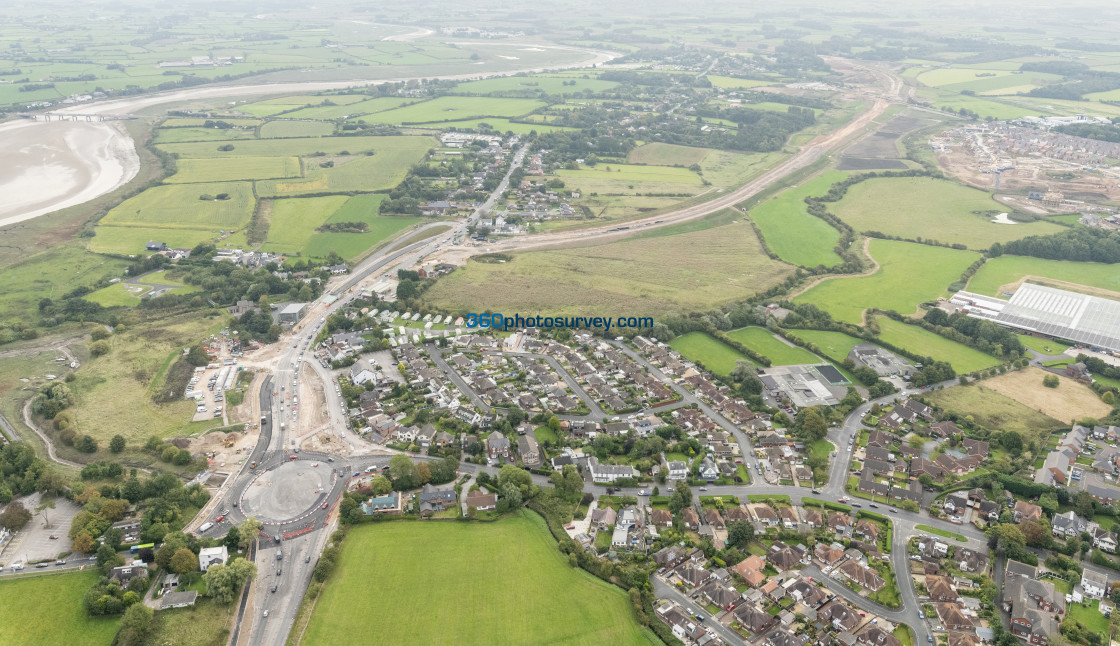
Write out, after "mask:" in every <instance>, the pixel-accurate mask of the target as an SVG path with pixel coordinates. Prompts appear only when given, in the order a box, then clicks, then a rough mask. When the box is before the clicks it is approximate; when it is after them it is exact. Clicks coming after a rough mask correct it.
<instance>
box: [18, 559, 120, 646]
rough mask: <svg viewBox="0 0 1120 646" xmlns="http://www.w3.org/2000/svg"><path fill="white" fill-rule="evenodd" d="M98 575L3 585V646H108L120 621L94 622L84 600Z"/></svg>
mask: <svg viewBox="0 0 1120 646" xmlns="http://www.w3.org/2000/svg"><path fill="white" fill-rule="evenodd" d="M98 576H99V575H98V573H97V572H82V573H78V574H52V575H47V576H31V577H25V578H19V579H5V580H3V581H0V596H2V597H3V599H4V604H3V609H2V610H0V646H41V645H43V644H67V645H68V646H86V645H88V646H106V645H107V644H110V643H112V642H113V637H114V636H115V635H116V634H117V624H119V623H120V619H119V618H118V617H110V618H106V617H101V618H96V619H95V618H91V617H89V616H88V615H86V611H85V608H84V607H83V606H82V599H83V597H85V594H86V591H87V590H89V589H90V587H91V586H93V584H95V583H97V579H98Z"/></svg>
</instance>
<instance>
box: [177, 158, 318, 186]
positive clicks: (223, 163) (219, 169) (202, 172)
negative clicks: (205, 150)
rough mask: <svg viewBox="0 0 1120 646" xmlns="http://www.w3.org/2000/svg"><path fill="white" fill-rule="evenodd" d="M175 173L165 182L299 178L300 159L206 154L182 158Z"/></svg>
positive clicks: (183, 182)
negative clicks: (201, 156) (195, 157)
mask: <svg viewBox="0 0 1120 646" xmlns="http://www.w3.org/2000/svg"><path fill="white" fill-rule="evenodd" d="M176 166H177V167H178V172H176V173H175V174H174V175H172V176H171V177H168V178H167V181H168V182H172V183H178V184H185V183H193V182H229V181H234V180H248V179H273V178H277V177H299V159H298V158H296V157H224V158H222V157H208V158H201V159H181V160H179V161H178V162H177V164H176Z"/></svg>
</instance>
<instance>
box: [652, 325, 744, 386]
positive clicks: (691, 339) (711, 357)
mask: <svg viewBox="0 0 1120 646" xmlns="http://www.w3.org/2000/svg"><path fill="white" fill-rule="evenodd" d="M669 346H670V347H672V348H673V349H674V350H676V351H677V352H680V353H681V354H682V355H684V357H685V358H686V359H689V360H691V361H694V362H696V363H700V364H703V366H704V367H705V368H707V369H708V370H711V371H713V372H715V373H716V374H720V375H729V374H731V371H732V370H733V369H734V368H735V363H736V362H737V361H750V360H749V359H747V358H746V357H745V356H743V355H741V354H739V351H738V350H736V349H735V348H732V347H731V346H729V345H725V344H724V343H722V342H720V341H718V340H716V339H713V338H712V337H710V336H708V335H707V334H705V333H703V332H689V333H688V334H684V335H681V336H678V337H677V338H675V339H673V340H672V341H670V342H669Z"/></svg>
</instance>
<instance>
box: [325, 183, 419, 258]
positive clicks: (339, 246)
mask: <svg viewBox="0 0 1120 646" xmlns="http://www.w3.org/2000/svg"><path fill="white" fill-rule="evenodd" d="M383 199H385V196H384V195H355V196H354V197H352V198H350V199H349V200H347V201H346V202H345V203H344V204H343V205H342V206H340V207H338V209H337V210H336V211H335V212H334V213H332V214H331V215H330V217H328V218H327V222H365V223H366V224H368V225H369V231H367V232H366V233H331V232H323V233H316V234H315V235H314V236H312V237H311V240H310V241H309V242H308V243H307V245H306V246H304V248H303V255H305V256H309V257H312V258H325V257H327V255H328V254H330V252H332V251H335V252H337V253H338V255H340V256H342V257H343V258H346V259H347V260H349V259H351V258H355V257H357V256H359V255H361V254H362V252H364V251H365V250H366V249H369V248H370V247H373V246H375V245H377V244H379V243H381V242H382V241H383V240H387V239H389V238H391V237H393V236H395V235H396V234H398V233H400V232H401V231H402V230H404V229H406V228H408V227H410V226H412V225H414V224H417V223H419V222H422V221H423V218H412V217H400V216H387V215H378V207H379V206H380V205H381V201H382V200H383Z"/></svg>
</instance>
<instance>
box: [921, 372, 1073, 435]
mask: <svg viewBox="0 0 1120 646" xmlns="http://www.w3.org/2000/svg"><path fill="white" fill-rule="evenodd" d="M984 384H985V382H978V383H974V384H969V385H967V386H952V387H950V388H944V389H942V390H937V391H934V392H931V393H929V395H927V396H928V397H929V400H930V402H931V403H932V404H933V405H934V406H937V407H938V408H943V409H945V410H947V411H951V412H955V413H959V414H961V415H972V418H973V419H975V420H976V423H977V424H980V425H981V426H983V427H985V428H989V429H993V430H994V429H999V430H1002V431H1018V432H1020V433H1030V434H1039V433H1044V432H1050V431H1053V430H1055V429H1058V428H1061V427H1062V425H1063V424H1062V422H1059V421H1058V420H1056V419H1054V418H1052V417H1049V416H1047V415H1044V414H1043V413H1040V412H1038V411H1037V410H1035V409H1034V408H1031V407H1029V406H1024V405H1023V404H1020V403H1019V402H1017V401H1015V400H1014V399H1011V398H1010V397H1007V396H1006V395H1001V394H1000V393H997V392H996V391H994V390H992V389H990V388H988V387H987V386H985V385H984Z"/></svg>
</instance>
